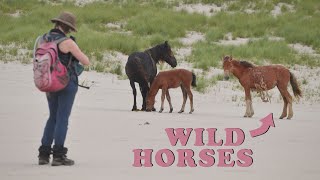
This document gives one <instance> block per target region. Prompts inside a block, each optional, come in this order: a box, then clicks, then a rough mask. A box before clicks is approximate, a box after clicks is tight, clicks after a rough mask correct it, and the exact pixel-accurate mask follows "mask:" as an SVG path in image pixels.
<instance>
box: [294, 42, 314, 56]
mask: <svg viewBox="0 0 320 180" xmlns="http://www.w3.org/2000/svg"><path fill="white" fill-rule="evenodd" d="M289 46H290V47H291V48H293V49H294V50H295V51H296V52H298V53H299V54H308V55H312V56H317V57H320V54H317V53H316V51H315V50H314V49H313V48H312V47H309V46H306V45H303V44H300V43H296V44H289Z"/></svg>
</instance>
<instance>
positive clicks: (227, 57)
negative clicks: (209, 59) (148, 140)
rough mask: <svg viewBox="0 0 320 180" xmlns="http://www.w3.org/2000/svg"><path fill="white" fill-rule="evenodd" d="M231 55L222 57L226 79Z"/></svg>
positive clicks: (230, 64) (230, 65) (228, 74)
mask: <svg viewBox="0 0 320 180" xmlns="http://www.w3.org/2000/svg"><path fill="white" fill-rule="evenodd" d="M231 61H232V56H224V57H223V70H224V79H225V80H228V79H229V77H230V71H231V68H232V63H231Z"/></svg>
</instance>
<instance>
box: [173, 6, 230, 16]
mask: <svg viewBox="0 0 320 180" xmlns="http://www.w3.org/2000/svg"><path fill="white" fill-rule="evenodd" d="M226 7H227V6H226V5H225V4H224V5H222V6H221V7H219V6H217V5H215V4H201V3H198V4H180V5H179V6H177V7H175V10H176V11H187V12H188V13H199V14H204V15H206V16H212V15H215V14H216V13H218V12H220V11H222V10H225V9H226Z"/></svg>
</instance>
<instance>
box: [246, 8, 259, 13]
mask: <svg viewBox="0 0 320 180" xmlns="http://www.w3.org/2000/svg"><path fill="white" fill-rule="evenodd" d="M244 12H245V13H247V14H253V13H256V12H257V11H256V10H253V9H245V10H244Z"/></svg>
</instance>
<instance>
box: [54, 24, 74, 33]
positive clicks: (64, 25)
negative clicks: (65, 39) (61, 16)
mask: <svg viewBox="0 0 320 180" xmlns="http://www.w3.org/2000/svg"><path fill="white" fill-rule="evenodd" d="M54 27H55V28H58V27H60V28H61V29H62V30H63V32H65V33H66V34H68V33H69V32H71V30H72V28H71V27H70V26H68V25H66V24H63V23H61V22H56V25H55V26H54Z"/></svg>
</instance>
